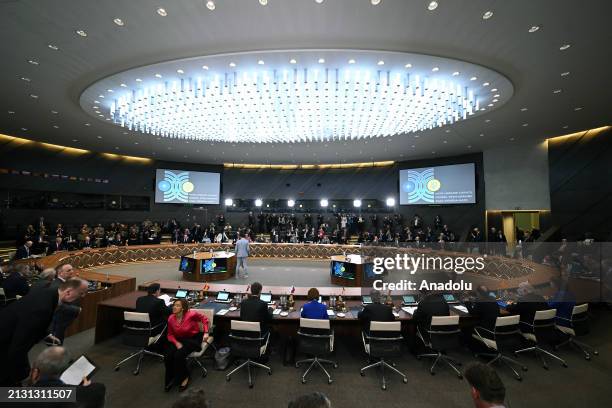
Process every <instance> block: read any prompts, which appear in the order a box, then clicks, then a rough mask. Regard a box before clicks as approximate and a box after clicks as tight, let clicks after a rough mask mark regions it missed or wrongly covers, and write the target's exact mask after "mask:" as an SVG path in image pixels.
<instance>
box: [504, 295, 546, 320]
mask: <svg viewBox="0 0 612 408" xmlns="http://www.w3.org/2000/svg"><path fill="white" fill-rule="evenodd" d="M546 309H551V308H550V307H549V306H548V303H546V300H545V299H544V298H543V297H542V295H538V294H537V293H528V294H527V295H525V296H522V297H520V298H518V300H517V302H516V303H514V304H512V305H509V306H508V307H507V308H506V311H507V312H508V313H510V314H512V315H516V314H518V315H520V316H521V322H525V323H529V324H532V323H533V318H534V317H535V314H536V312H537V311H538V310H546Z"/></svg>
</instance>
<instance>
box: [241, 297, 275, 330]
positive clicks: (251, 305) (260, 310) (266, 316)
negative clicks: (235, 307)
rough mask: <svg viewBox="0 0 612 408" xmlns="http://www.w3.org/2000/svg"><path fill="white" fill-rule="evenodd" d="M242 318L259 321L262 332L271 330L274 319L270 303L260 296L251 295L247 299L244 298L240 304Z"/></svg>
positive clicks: (246, 320) (247, 320) (248, 320)
mask: <svg viewBox="0 0 612 408" xmlns="http://www.w3.org/2000/svg"><path fill="white" fill-rule="evenodd" d="M240 320H244V321H245V322H259V323H260V327H261V332H262V333H265V332H267V331H268V330H269V325H270V322H271V321H272V311H271V310H269V309H268V304H267V303H266V302H264V301H263V300H261V299H259V297H258V296H250V297H249V298H248V299H247V300H243V301H242V304H241V305H240Z"/></svg>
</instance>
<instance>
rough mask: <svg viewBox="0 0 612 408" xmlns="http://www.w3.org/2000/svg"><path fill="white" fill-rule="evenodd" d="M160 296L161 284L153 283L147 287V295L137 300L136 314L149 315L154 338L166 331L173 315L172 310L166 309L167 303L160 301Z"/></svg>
mask: <svg viewBox="0 0 612 408" xmlns="http://www.w3.org/2000/svg"><path fill="white" fill-rule="evenodd" d="M160 294H161V286H160V284H159V283H152V284H150V285H149V286H148V287H147V294H146V295H145V296H141V297H139V298H138V299H136V312H138V313H148V314H149V321H150V322H151V327H152V331H151V335H152V336H157V335H158V334H159V333H161V332H162V330H164V327H165V324H164V323H166V321H167V320H168V317H169V316H170V313H172V309H171V308H170V307H166V303H165V302H164V301H163V300H162V299H159V295H160Z"/></svg>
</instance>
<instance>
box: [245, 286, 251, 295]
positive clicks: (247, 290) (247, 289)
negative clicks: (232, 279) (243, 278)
mask: <svg viewBox="0 0 612 408" xmlns="http://www.w3.org/2000/svg"><path fill="white" fill-rule="evenodd" d="M249 290H251V285H247V288H246V290H245V292H246V293H249Z"/></svg>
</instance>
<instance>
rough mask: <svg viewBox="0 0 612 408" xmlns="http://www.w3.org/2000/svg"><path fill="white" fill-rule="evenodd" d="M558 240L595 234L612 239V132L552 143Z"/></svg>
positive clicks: (551, 187) (553, 213) (551, 157)
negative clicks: (611, 235)
mask: <svg viewBox="0 0 612 408" xmlns="http://www.w3.org/2000/svg"><path fill="white" fill-rule="evenodd" d="M548 155H549V156H548V160H549V165H550V172H549V174H550V196H551V207H552V208H551V209H552V218H553V224H554V225H555V226H556V227H559V234H558V236H557V237H555V239H559V238H561V237H567V238H569V239H580V238H582V237H583V235H584V233H585V232H591V233H592V234H593V235H594V236H595V238H596V239H598V240H606V241H608V240H610V238H612V237H610V233H611V231H612V211H610V209H612V129H610V128H608V129H607V130H604V131H601V132H597V131H589V132H585V133H582V134H579V135H575V136H571V137H563V138H557V139H551V140H549V143H548Z"/></svg>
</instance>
